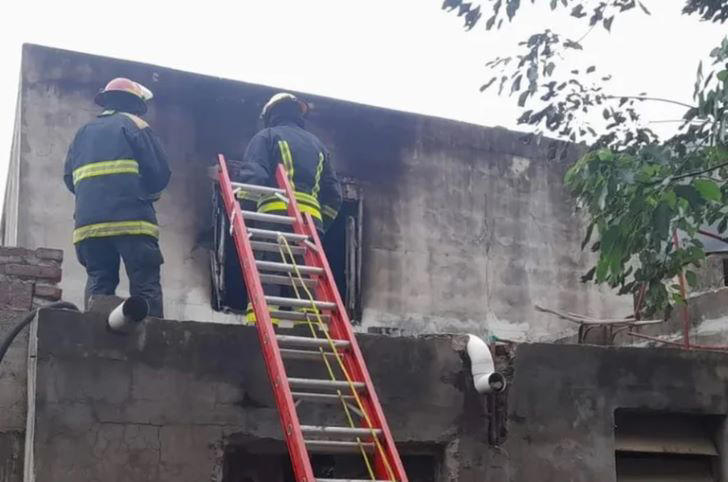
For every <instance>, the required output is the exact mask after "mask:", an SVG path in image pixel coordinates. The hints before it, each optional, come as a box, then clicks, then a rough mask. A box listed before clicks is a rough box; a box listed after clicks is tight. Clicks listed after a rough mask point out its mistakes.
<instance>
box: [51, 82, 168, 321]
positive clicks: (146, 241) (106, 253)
mask: <svg viewBox="0 0 728 482" xmlns="http://www.w3.org/2000/svg"><path fill="white" fill-rule="evenodd" d="M151 97H152V93H151V92H150V91H149V90H148V89H146V88H145V87H144V86H142V85H141V84H138V83H136V82H134V81H132V80H129V79H125V78H117V79H114V80H112V81H111V82H109V83H108V84H107V85H106V88H105V89H104V90H103V91H101V92H100V93H99V94H98V95H97V96H96V98H95V101H96V103H97V104H98V105H100V106H102V107H104V109H106V110H105V111H104V112H102V113H101V114H100V115H99V116H98V117H97V118H96V119H95V120H93V121H91V122H89V123H88V124H86V125H85V126H83V127H82V128H81V129H80V130H79V131H78V132H77V133H76V137H75V138H74V140H73V143H72V144H71V147H70V148H69V150H68V157H67V158H66V165H65V171H64V176H63V180H64V181H65V183H66V186H67V187H68V189H69V190H70V191H71V192H72V193H74V194H75V196H76V210H75V214H74V219H75V229H74V231H73V243H74V244H75V246H76V255H77V256H78V260H79V261H80V263H81V264H82V265H83V266H84V267H85V268H86V273H87V282H86V302H88V298H89V296H90V295H94V294H103V295H113V294H115V291H116V287H117V285H118V284H119V261H120V259H122V260H123V261H124V267H125V268H126V273H127V275H128V277H129V291H130V292H131V294H132V295H136V296H141V297H143V298H145V299H146V300H147V302H148V303H149V314H150V315H151V316H156V317H162V315H163V306H162V287H161V284H160V280H159V272H160V266H161V264H162V263H163V262H164V261H163V258H162V253H161V251H160V249H159V243H158V238H159V227H158V225H157V216H156V213H155V211H154V202H155V201H156V200H157V199H159V196H160V194H161V191H162V190H163V189H164V188H165V187H166V186H167V183H168V182H169V177H170V171H169V166H168V163H167V156H166V154H165V152H164V149H163V147H162V144H161V143H160V141H159V138H158V137H157V136H156V135H155V134H154V132H152V130H151V129H150V127H149V125H148V124H147V123H146V122H145V121H144V120H143V119H141V118H140V117H139V116H140V115H142V114H144V113H145V112H146V111H147V104H146V101H148V100H149V99H151Z"/></svg>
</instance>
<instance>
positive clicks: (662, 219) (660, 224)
mask: <svg viewBox="0 0 728 482" xmlns="http://www.w3.org/2000/svg"><path fill="white" fill-rule="evenodd" d="M673 214H674V212H673V210H672V209H670V206H668V205H667V203H665V202H661V203H660V204H658V205H657V208H656V209H655V211H654V213H653V216H652V227H653V228H654V230H655V234H656V235H657V239H660V240H663V239H668V237H669V236H670V220H671V219H672V216H673Z"/></svg>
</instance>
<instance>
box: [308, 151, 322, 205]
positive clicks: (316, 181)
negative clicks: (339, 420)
mask: <svg viewBox="0 0 728 482" xmlns="http://www.w3.org/2000/svg"><path fill="white" fill-rule="evenodd" d="M323 170H324V153H323V152H319V162H318V165H317V166H316V176H315V178H314V183H313V189H312V190H311V194H313V195H314V196H315V197H316V198H318V193H319V190H320V189H321V186H320V183H321V172H323Z"/></svg>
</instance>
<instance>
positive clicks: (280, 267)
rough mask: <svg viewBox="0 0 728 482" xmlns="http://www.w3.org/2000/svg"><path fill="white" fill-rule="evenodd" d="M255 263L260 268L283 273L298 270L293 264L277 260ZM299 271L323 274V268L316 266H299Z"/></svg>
mask: <svg viewBox="0 0 728 482" xmlns="http://www.w3.org/2000/svg"><path fill="white" fill-rule="evenodd" d="M255 265H256V266H257V267H258V269H259V270H260V269H267V270H271V271H281V272H283V273H295V272H296V270H295V268H294V267H293V265H292V264H288V263H278V262H277V261H256V262H255ZM298 271H299V272H300V273H302V274H322V273H323V272H324V270H323V268H318V267H316V266H305V265H303V266H298Z"/></svg>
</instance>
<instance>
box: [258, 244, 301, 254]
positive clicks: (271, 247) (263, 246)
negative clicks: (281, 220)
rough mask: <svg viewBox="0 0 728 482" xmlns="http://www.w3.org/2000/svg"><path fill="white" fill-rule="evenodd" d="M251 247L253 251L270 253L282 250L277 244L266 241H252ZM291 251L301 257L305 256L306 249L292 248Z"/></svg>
mask: <svg viewBox="0 0 728 482" xmlns="http://www.w3.org/2000/svg"><path fill="white" fill-rule="evenodd" d="M250 246H251V247H252V248H253V251H268V252H270V253H278V252H279V251H278V250H279V249H280V246H278V245H277V244H276V243H267V242H265V241H251V242H250ZM291 251H292V252H293V254H295V255H296V256H299V255H302V254H304V253H305V252H306V249H305V248H302V247H300V246H291Z"/></svg>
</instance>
